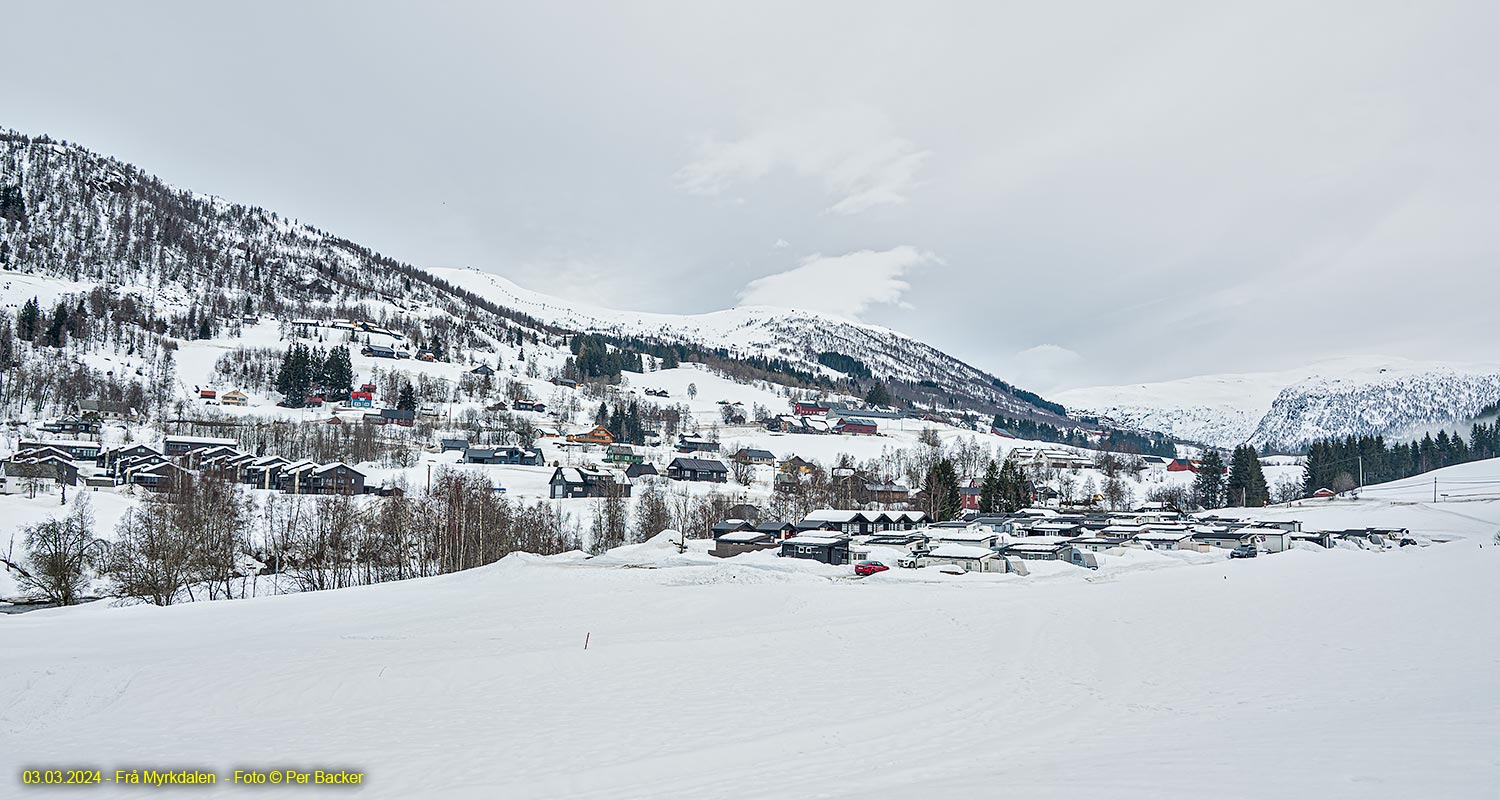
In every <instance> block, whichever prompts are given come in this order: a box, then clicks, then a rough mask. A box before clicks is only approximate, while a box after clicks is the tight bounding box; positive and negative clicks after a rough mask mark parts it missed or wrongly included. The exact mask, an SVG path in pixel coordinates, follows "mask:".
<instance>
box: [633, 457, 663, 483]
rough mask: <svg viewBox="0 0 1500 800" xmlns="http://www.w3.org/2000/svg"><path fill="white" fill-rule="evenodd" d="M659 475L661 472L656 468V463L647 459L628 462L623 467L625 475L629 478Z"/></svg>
mask: <svg viewBox="0 0 1500 800" xmlns="http://www.w3.org/2000/svg"><path fill="white" fill-rule="evenodd" d="M660 475H661V472H660V471H659V470H657V469H656V465H655V464H652V463H650V462H647V461H642V462H640V463H638V464H630V465H627V466H626V467H625V477H627V478H631V479H635V478H656V477H659V476H660Z"/></svg>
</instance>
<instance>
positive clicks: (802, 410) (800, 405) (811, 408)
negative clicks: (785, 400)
mask: <svg viewBox="0 0 1500 800" xmlns="http://www.w3.org/2000/svg"><path fill="white" fill-rule="evenodd" d="M792 413H793V414H796V415H797V416H799V417H821V416H824V415H826V414H827V413H828V406H827V405H824V404H822V403H815V402H812V401H810V400H806V401H799V402H796V403H793V404H792Z"/></svg>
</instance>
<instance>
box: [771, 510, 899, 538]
mask: <svg viewBox="0 0 1500 800" xmlns="http://www.w3.org/2000/svg"><path fill="white" fill-rule="evenodd" d="M926 521H927V514H926V512H923V511H860V510H849V509H833V508H825V509H820V510H817V511H812V512H809V513H808V515H807V516H805V517H803V518H802V521H801V522H799V523H798V524H797V529H798V530H803V531H806V530H827V531H838V532H840V533H846V534H850V535H854V534H867V533H883V532H885V531H908V530H912V529H913V528H916V527H918V526H919V525H920V524H922V523H924V522H926Z"/></svg>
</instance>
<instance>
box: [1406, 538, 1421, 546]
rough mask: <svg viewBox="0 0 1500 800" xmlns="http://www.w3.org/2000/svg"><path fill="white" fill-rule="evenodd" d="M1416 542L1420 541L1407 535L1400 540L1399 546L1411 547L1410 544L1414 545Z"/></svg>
mask: <svg viewBox="0 0 1500 800" xmlns="http://www.w3.org/2000/svg"><path fill="white" fill-rule="evenodd" d="M1416 544H1421V542H1418V541H1417V540H1416V539H1413V538H1411V537H1407V538H1405V539H1402V540H1401V546H1402V547H1411V546H1412V545H1416Z"/></svg>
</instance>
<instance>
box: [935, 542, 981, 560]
mask: <svg viewBox="0 0 1500 800" xmlns="http://www.w3.org/2000/svg"><path fill="white" fill-rule="evenodd" d="M994 554H995V551H994V550H991V549H989V548H988V547H976V546H974V545H971V544H945V545H940V546H938V547H934V548H932V550H930V551H928V553H927V555H929V556H932V557H934V558H989V557H990V556H993V555H994Z"/></svg>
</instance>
